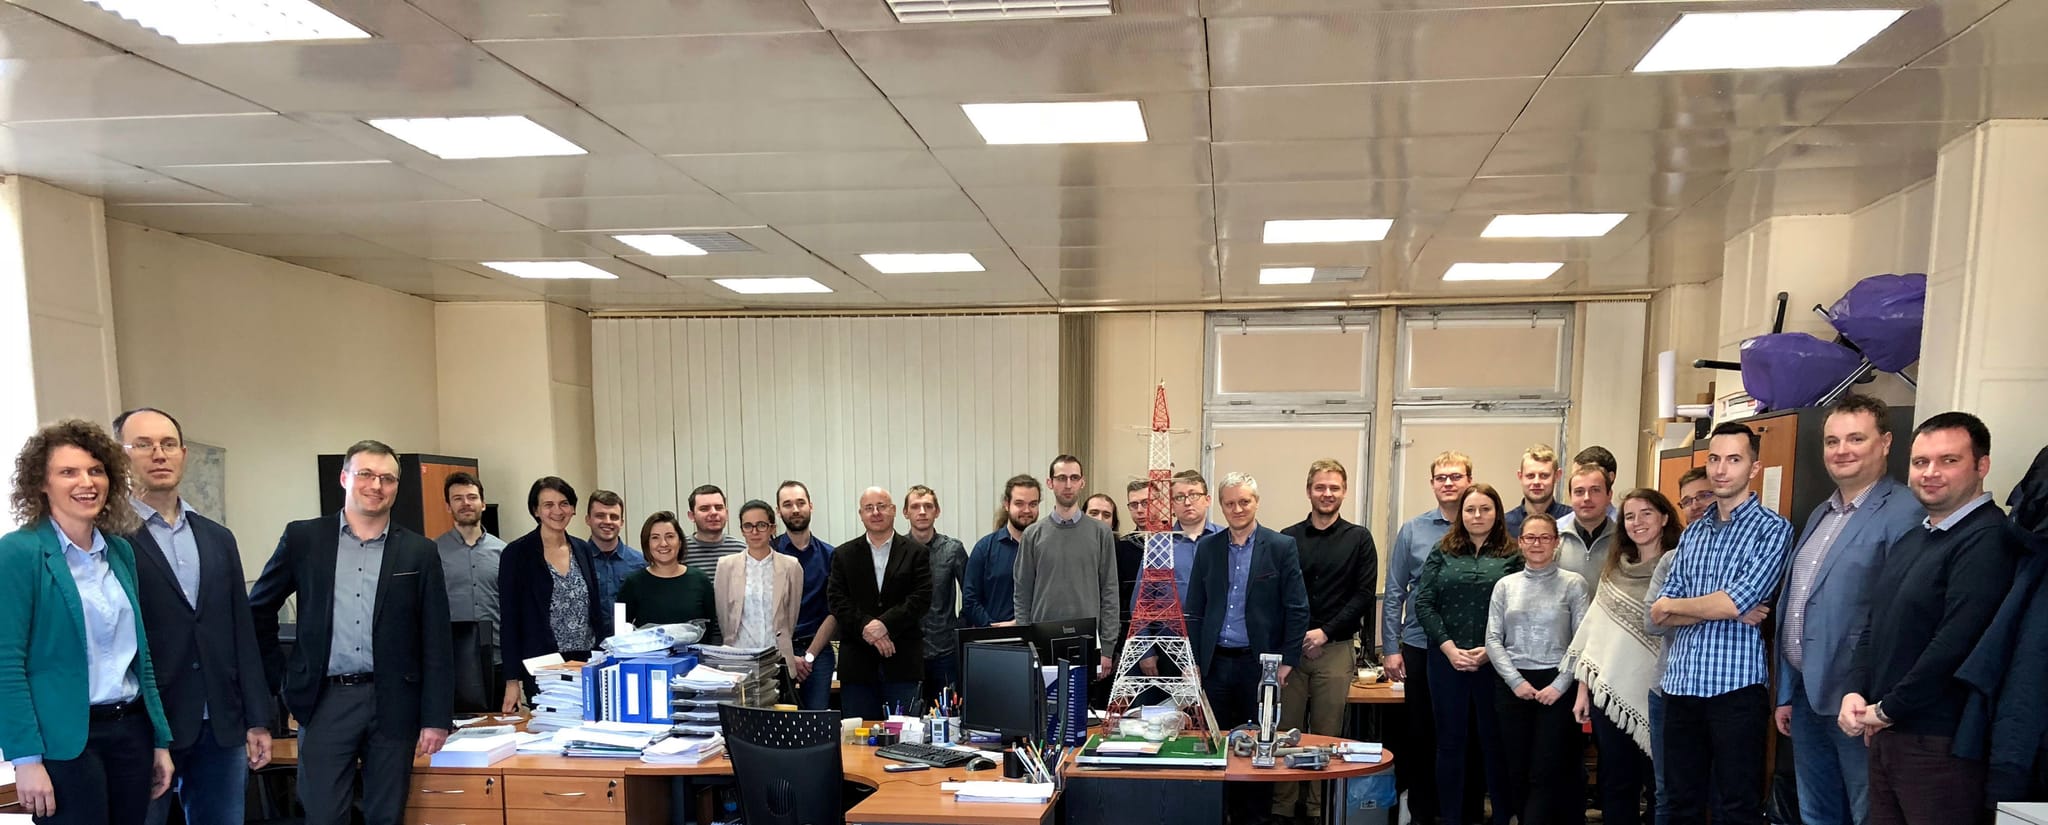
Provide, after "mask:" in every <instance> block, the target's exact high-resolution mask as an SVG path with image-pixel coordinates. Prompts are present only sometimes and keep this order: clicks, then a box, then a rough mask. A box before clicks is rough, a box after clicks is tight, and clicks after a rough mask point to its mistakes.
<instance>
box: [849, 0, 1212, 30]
mask: <svg viewBox="0 0 2048 825" xmlns="http://www.w3.org/2000/svg"><path fill="white" fill-rule="evenodd" d="M809 5H810V7H811V11H812V12H813V13H815V14H817V16H818V22H820V23H822V24H824V26H825V28H828V29H832V30H834V31H856V30H861V29H895V28H928V27H931V26H941V27H946V26H957V25H962V24H959V23H928V22H926V23H899V22H896V16H895V15H894V14H892V13H890V11H889V8H888V6H886V5H884V4H882V3H877V2H874V0H809ZM1200 14H1201V7H1200V3H1199V2H1198V0H1117V2H1116V16H1117V17H1118V18H1122V19H1126V20H1128V19H1133V18H1146V17H1196V16H1199V15H1200ZM1097 22H1099V21H1094V20H1091V21H1087V23H1088V24H1090V25H1092V24H1094V23H1097Z"/></svg>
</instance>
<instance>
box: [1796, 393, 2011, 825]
mask: <svg viewBox="0 0 2048 825" xmlns="http://www.w3.org/2000/svg"><path fill="white" fill-rule="evenodd" d="M1908 472H1909V476H1910V477H1909V481H1910V482H1911V484H1912V487H1913V495H1914V497H1915V498H1918V499H1919V500H1920V503H1921V505H1922V506H1924V507H1926V508H1927V520H1926V521H1925V522H1923V523H1922V525H1921V526H1920V527H1919V528H1916V529H1913V530H1908V531H1907V532H1906V534H1905V535H1904V536H1901V537H1900V538H1899V540H1898V541H1897V542H1895V543H1894V544H1892V546H1891V547H1890V548H1888V549H1887V550H1886V551H1885V554H1884V558H1883V560H1882V561H1881V562H1879V564H1878V568H1877V572H1876V574H1875V576H1874V577H1873V578H1872V579H1871V593H1870V603H1871V604H1872V605H1882V608H1881V609H1872V610H1871V612H1870V618H1869V622H1868V624H1867V626H1866V627H1865V628H1864V629H1863V630H1862V631H1861V632H1860V633H1859V634H1858V637H1857V638H1858V641H1857V644H1856V649H1855V652H1854V654H1853V658H1852V660H1851V665H1850V672H1849V679H1848V680H1847V684H1849V685H1851V686H1854V687H1855V688H1857V689H1858V691H1859V692H1853V693H1849V694H1847V695H1845V696H1843V697H1842V710H1841V714H1840V716H1839V718H1838V719H1837V720H1836V722H1837V724H1839V725H1840V726H1841V728H1842V732H1843V733H1845V734H1848V735H1850V736H1862V737H1864V740H1865V741H1866V742H1868V743H1869V744H1870V819H1869V823H1870V825H1892V824H1893V823H1936V822H1969V821H1973V820H1974V819H1981V818H1983V817H1982V814H1983V810H1982V809H1983V802H1984V776H1985V765H1984V762H1983V760H1981V759H1967V758H1964V757H1960V756H1956V755H1955V754H1954V753H1953V744H1954V742H1955V734H1956V725H1957V724H1958V722H1960V721H1961V719H1962V715H1963V706H1964V704H1965V702H1966V701H1967V699H1968V697H1969V688H1968V687H1967V686H1966V685H1964V684H1963V683H1962V682H1960V681H1957V680H1955V679H1953V678H1951V676H1952V675H1953V674H1954V673H1955V672H1956V668H1957V667H1958V666H1959V665H1961V664H1962V663H1963V660H1964V659H1965V658H1966V657H1968V656H1969V655H1970V651H1971V650H1972V649H1974V648H1975V647H1976V646H1977V641H1978V639H1979V638H1981V637H1982V636H1983V635H1984V628H1985V627H1986V626H1987V625H1989V624H1990V623H1991V619H1992V616H1993V614H1994V613H1996V612H1997V610H1998V605H1999V603H2000V602H2001V601H2003V600H2004V598H2005V593H2006V589H2007V588H2008V587H2009V586H2010V585H2011V582H2012V574H2013V565H2014V563H2015V560H2016V559H2017V558H2018V549H2019V548H2018V542H2017V541H2016V538H2015V536H2014V535H2013V533H2012V532H2011V524H2010V522H2009V521H2008V520H2007V519H2006V516H2005V513H2004V511H2001V510H1999V509H1998V505H1996V504H1993V503H1991V494H1990V493H1987V492H1985V491H1984V477H1985V476H1987V475H1989V474H1990V473H1991V432H1990V430H1988V429H1986V428H1985V426H1984V422H1982V421H1980V420H1978V419H1977V417H1976V416H1973V415H1970V414H1968V413H1960V412H1947V413H1942V414H1940V415H1937V416H1934V417H1933V418H1930V419H1927V421H1926V422H1924V423H1922V424H1921V425H1920V426H1919V428H1918V429H1916V430H1914V431H1913V453H1912V465H1911V469H1910V470H1909V471H1908Z"/></svg>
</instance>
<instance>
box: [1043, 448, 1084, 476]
mask: <svg viewBox="0 0 2048 825" xmlns="http://www.w3.org/2000/svg"><path fill="white" fill-rule="evenodd" d="M1070 461H1071V462H1073V463H1074V466H1075V467H1079V468H1080V469H1081V472H1082V473H1084V474H1085V473H1087V472H1088V468H1087V467H1085V466H1083V465H1082V464H1081V459H1078V458H1075V457H1073V456H1071V455H1068V454H1066V453H1060V454H1059V455H1058V456H1057V457H1054V458H1053V460H1052V463H1051V464H1047V465H1045V475H1046V476H1047V477H1048V478H1050V477H1052V476H1054V475H1058V474H1059V471H1058V470H1055V469H1053V468H1054V467H1058V466H1060V465H1061V464H1065V463H1067V462H1070Z"/></svg>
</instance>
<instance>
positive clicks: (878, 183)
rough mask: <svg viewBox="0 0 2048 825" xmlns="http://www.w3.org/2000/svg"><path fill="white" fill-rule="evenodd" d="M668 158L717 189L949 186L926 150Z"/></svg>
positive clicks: (949, 180) (943, 171) (949, 178)
mask: <svg viewBox="0 0 2048 825" xmlns="http://www.w3.org/2000/svg"><path fill="white" fill-rule="evenodd" d="M664 160H667V161H668V162H669V163H672V164H675V165H676V166H677V167H678V168H680V169H682V170H683V171H685V172H688V173H689V174H690V177H692V178H695V179H697V180H698V181H701V182H703V184H704V185H706V186H709V187H711V188H712V189H715V190H718V191H720V192H798V191H819V190H832V189H920V188H931V187H948V186H953V178H952V176H951V175H949V174H948V173H947V172H946V169H945V167H943V166H940V165H939V162H938V161H937V160H935V159H933V157H932V154H931V153H930V152H927V151H924V150H921V149H918V150H908V151H890V152H756V153H750V154H736V155H669V156H666V157H665V158H664Z"/></svg>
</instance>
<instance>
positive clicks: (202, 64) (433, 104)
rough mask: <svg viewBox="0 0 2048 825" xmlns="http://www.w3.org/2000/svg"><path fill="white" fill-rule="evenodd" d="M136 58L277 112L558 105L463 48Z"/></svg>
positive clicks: (293, 47) (431, 111)
mask: <svg viewBox="0 0 2048 825" xmlns="http://www.w3.org/2000/svg"><path fill="white" fill-rule="evenodd" d="M143 54H144V56H145V57H148V58H149V59H151V60H154V61H156V62H158V63H161V64H163V65H165V66H168V67H170V68H172V69H175V70H177V71H179V72H183V73H184V74H187V75H191V76H192V77H194V78H197V79H199V80H201V81H204V82H206V83H211V84H213V85H215V86H218V87H220V88H222V89H226V90H228V91H230V92H233V93H235V94H237V95H241V96H242V97H245V98H248V99H249V100H252V101H255V102H256V103H259V104H262V105H263V106H266V107H269V108H271V109H276V110H278V111H282V112H345V113H349V114H360V115H370V116H397V115H422V116H447V115H458V114H468V113H490V114H502V113H505V112H518V111H522V110H525V109H542V108H559V107H560V106H561V105H562V99H561V98H560V97H558V96H556V95H555V94H553V93H552V92H549V91H548V90H547V89H546V88H544V87H542V86H540V85H539V84H537V83H534V82H533V81H532V80H529V79H527V78H526V77H525V76H523V75H521V74H520V73H518V72H516V71H513V70H512V69H510V68H508V67H506V66H505V64H503V63H500V62H498V61H497V60H496V59H494V58H493V57H491V55H489V54H488V53H486V52H484V51H483V50H482V49H479V48H477V47H475V46H473V45H470V44H468V43H464V42H460V41H456V42H441V41H435V42H427V43H405V42H396V41H388V40H364V41H348V42H325V43H286V44H278V43H253V44H230V45H219V46H184V47H176V48H160V49H153V50H149V51H146V52H144V53H143ZM237 111H247V109H241V110H237Z"/></svg>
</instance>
